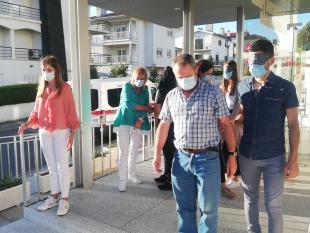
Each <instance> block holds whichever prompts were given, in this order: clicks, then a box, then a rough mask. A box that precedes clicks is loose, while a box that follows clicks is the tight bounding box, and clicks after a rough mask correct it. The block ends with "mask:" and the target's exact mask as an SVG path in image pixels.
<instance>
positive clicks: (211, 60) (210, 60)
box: [208, 55, 214, 63]
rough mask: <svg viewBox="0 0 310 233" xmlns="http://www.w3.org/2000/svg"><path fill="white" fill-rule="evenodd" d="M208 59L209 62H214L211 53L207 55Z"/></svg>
mask: <svg viewBox="0 0 310 233" xmlns="http://www.w3.org/2000/svg"><path fill="white" fill-rule="evenodd" d="M208 61H209V62H211V63H214V59H213V57H212V56H211V55H210V56H209V57H208Z"/></svg>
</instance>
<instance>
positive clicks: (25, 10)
mask: <svg viewBox="0 0 310 233" xmlns="http://www.w3.org/2000/svg"><path fill="white" fill-rule="evenodd" d="M0 14H3V15H10V16H15V17H21V18H27V19H33V20H40V10H39V9H36V8H32V7H27V6H22V5H17V4H13V3H9V2H4V1H0Z"/></svg>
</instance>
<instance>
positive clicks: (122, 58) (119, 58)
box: [112, 55, 129, 63]
mask: <svg viewBox="0 0 310 233" xmlns="http://www.w3.org/2000/svg"><path fill="white" fill-rule="evenodd" d="M112 62H113V63H129V56H128V55H113V56H112Z"/></svg>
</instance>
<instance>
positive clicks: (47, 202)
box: [38, 196, 59, 211]
mask: <svg viewBox="0 0 310 233" xmlns="http://www.w3.org/2000/svg"><path fill="white" fill-rule="evenodd" d="M58 201H59V197H58V198H56V199H55V198H54V197H53V196H49V197H48V198H47V199H46V200H45V201H44V203H43V204H42V205H40V206H39V207H38V210H40V211H45V210H48V209H50V208H53V207H55V206H57V205H58Z"/></svg>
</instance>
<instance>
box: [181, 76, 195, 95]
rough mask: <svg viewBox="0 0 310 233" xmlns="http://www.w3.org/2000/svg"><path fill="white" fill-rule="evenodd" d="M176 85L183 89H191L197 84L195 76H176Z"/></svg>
mask: <svg viewBox="0 0 310 233" xmlns="http://www.w3.org/2000/svg"><path fill="white" fill-rule="evenodd" d="M177 82H178V85H179V86H180V87H181V88H182V89H183V90H185V91H188V90H191V89H193V88H194V87H195V86H196V84H197V79H196V77H195V76H190V77H184V78H177Z"/></svg>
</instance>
